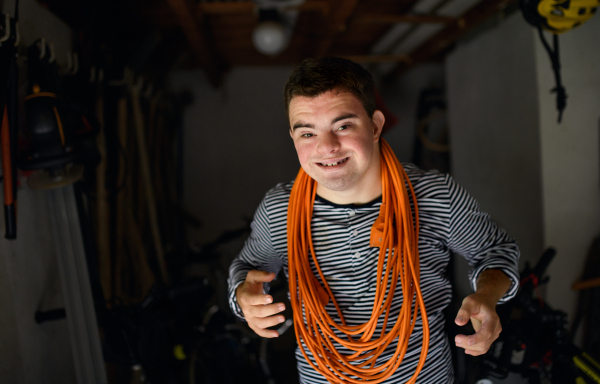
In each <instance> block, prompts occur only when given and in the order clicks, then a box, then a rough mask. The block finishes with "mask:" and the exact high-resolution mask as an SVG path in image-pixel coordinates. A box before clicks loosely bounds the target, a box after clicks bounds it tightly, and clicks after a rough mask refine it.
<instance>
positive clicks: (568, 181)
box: [446, 12, 600, 320]
mask: <svg viewBox="0 0 600 384" xmlns="http://www.w3.org/2000/svg"><path fill="white" fill-rule="evenodd" d="M598 36H600V18H598V17H595V18H593V19H592V20H590V21H589V22H588V23H587V24H585V25H583V26H582V27H580V28H579V29H577V30H573V31H570V32H567V33H565V34H564V35H562V36H561V37H560V44H561V45H560V51H561V52H560V55H561V61H562V76H563V83H564V85H565V86H566V89H567V93H568V95H569V98H568V100H567V103H568V106H567V109H566V111H565V114H564V117H563V123H562V124H560V125H558V124H557V123H556V118H557V112H556V110H555V96H554V95H551V94H549V90H550V89H551V88H553V87H554V78H553V74H552V71H551V65H550V61H549V59H548V57H547V54H546V52H545V51H544V50H543V47H542V45H541V42H540V41H539V37H538V35H537V31H536V30H535V29H534V28H533V27H530V26H529V25H528V24H526V23H525V21H524V20H523V18H522V16H521V14H520V13H518V12H517V13H514V14H512V15H510V16H509V17H508V18H507V19H505V20H502V21H501V22H500V23H499V25H497V26H496V27H495V28H493V29H491V30H488V31H486V32H484V33H482V34H481V35H479V36H477V37H476V38H474V39H470V40H469V41H468V42H465V43H464V44H462V45H460V46H458V47H457V49H456V50H455V51H453V53H452V54H450V55H449V56H448V58H447V60H446V79H447V84H448V99H449V102H450V124H451V141H452V147H453V152H452V153H453V157H452V161H453V166H454V174H455V176H456V178H457V179H458V180H459V182H461V183H462V184H463V185H464V186H466V187H467V189H468V190H469V191H471V193H472V194H473V195H474V196H475V197H476V198H478V199H479V201H480V202H481V205H482V207H483V208H484V209H486V210H488V211H489V212H490V213H492V216H493V217H494V218H495V219H496V220H497V221H498V222H499V223H500V224H501V225H503V226H504V227H506V228H507V229H508V231H509V232H510V233H511V234H512V235H513V236H514V237H515V238H516V239H517V241H518V242H519V244H520V246H521V250H522V256H523V260H532V261H536V260H537V258H538V257H539V255H540V252H541V251H542V249H543V248H545V247H546V246H554V247H556V248H557V251H558V254H557V256H556V258H555V260H554V261H553V263H552V264H551V266H550V268H549V270H548V273H549V274H550V275H551V281H550V283H549V285H548V287H547V291H546V299H547V300H548V302H549V303H550V305H552V306H553V307H555V308H559V309H562V310H565V311H567V312H568V313H569V315H570V316H572V315H573V313H574V310H575V305H576V302H575V293H574V292H573V291H571V289H570V286H571V284H572V283H573V282H575V281H576V280H577V278H578V276H579V275H580V274H581V272H582V267H583V263H584V260H585V257H586V252H587V250H588V248H589V246H590V245H591V242H592V239H593V238H594V237H595V236H597V235H598V234H599V232H600V194H599V193H598V192H599V191H598V189H599V187H600V169H599V166H600V159H599V144H600V138H599V137H598V129H599V126H600V69H599V68H600V52H599V51H598V49H597V47H598ZM521 265H522V264H521ZM571 320H572V318H571Z"/></svg>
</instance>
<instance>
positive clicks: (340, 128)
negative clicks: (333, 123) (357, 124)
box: [338, 125, 349, 131]
mask: <svg viewBox="0 0 600 384" xmlns="http://www.w3.org/2000/svg"><path fill="white" fill-rule="evenodd" d="M348 127H349V125H342V126H341V127H339V128H338V131H343V130H345V129H348Z"/></svg>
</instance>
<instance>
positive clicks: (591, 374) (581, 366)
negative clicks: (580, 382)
mask: <svg viewBox="0 0 600 384" xmlns="http://www.w3.org/2000/svg"><path fill="white" fill-rule="evenodd" d="M573 362H574V363H575V365H576V366H577V368H579V369H581V370H582V371H583V372H585V374H586V375H588V376H589V377H591V378H592V379H594V381H595V382H596V383H600V376H599V375H598V374H597V373H596V372H594V369H593V368H592V367H590V366H589V365H587V364H586V362H585V361H584V360H583V359H581V358H580V357H579V356H575V357H573Z"/></svg>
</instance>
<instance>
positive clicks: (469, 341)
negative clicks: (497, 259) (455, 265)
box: [454, 269, 512, 356]
mask: <svg viewBox="0 0 600 384" xmlns="http://www.w3.org/2000/svg"><path fill="white" fill-rule="evenodd" d="M511 284H512V282H511V280H510V279H509V278H508V276H506V274H505V273H504V272H502V271H501V270H499V269H486V270H485V271H483V272H482V273H481V275H479V278H478V279H477V292H475V293H474V294H472V295H469V296H467V297H465V299H464V300H463V302H462V306H461V307H460V309H459V310H458V315H457V316H456V320H454V321H455V323H456V324H457V325H460V326H463V325H466V324H467V322H468V321H469V319H471V322H472V323H473V328H475V334H474V335H470V336H467V335H457V336H456V337H455V339H454V341H455V342H456V346H458V347H461V348H464V349H465V353H466V354H468V355H473V356H479V355H483V354H484V353H486V352H487V351H488V349H490V346H491V345H492V343H493V342H494V341H495V340H496V339H497V338H498V336H500V332H502V325H500V318H499V317H498V314H497V313H496V303H498V301H499V300H500V298H501V297H502V296H503V295H504V294H505V293H506V291H508V289H509V288H510V285H511Z"/></svg>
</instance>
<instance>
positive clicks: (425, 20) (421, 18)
mask: <svg viewBox="0 0 600 384" xmlns="http://www.w3.org/2000/svg"><path fill="white" fill-rule="evenodd" d="M456 21H457V18H456V17H451V16H438V15H409V14H407V15H377V14H371V15H364V16H360V17H357V18H356V19H354V20H352V22H353V23H356V24H395V23H410V24H450V23H453V22H456Z"/></svg>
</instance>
